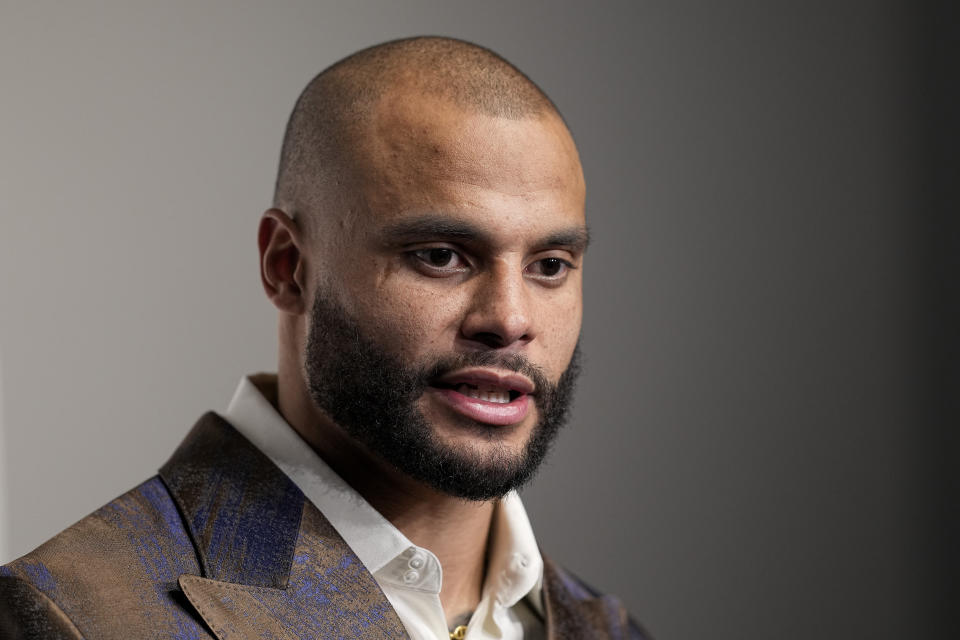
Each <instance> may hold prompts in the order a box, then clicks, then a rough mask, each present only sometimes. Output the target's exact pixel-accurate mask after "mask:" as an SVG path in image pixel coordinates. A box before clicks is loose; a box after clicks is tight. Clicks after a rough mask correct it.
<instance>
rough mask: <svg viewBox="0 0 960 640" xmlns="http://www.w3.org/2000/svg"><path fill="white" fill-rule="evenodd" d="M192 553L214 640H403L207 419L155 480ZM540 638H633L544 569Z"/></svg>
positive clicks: (345, 560)
mask: <svg viewBox="0 0 960 640" xmlns="http://www.w3.org/2000/svg"><path fill="white" fill-rule="evenodd" d="M160 477H161V478H162V480H163V481H164V483H165V484H166V486H167V488H168V489H169V491H170V494H171V495H172V496H173V499H174V501H175V502H176V504H177V508H178V509H179V510H180V512H181V515H182V516H183V519H184V522H185V523H186V527H187V530H188V534H189V535H190V537H191V540H192V541H193V544H194V547H195V549H196V551H197V556H198V558H199V564H200V568H201V571H202V573H203V575H202V576H190V575H183V576H181V577H180V580H179V584H180V587H181V589H183V592H184V593H185V594H186V596H187V598H188V600H189V602H190V603H191V604H192V605H193V606H194V608H195V609H196V610H197V613H198V614H199V615H200V616H201V617H202V618H203V620H204V621H205V622H206V624H207V626H208V627H209V628H210V629H211V630H212V631H213V632H214V633H215V635H216V636H217V637H218V638H220V640H233V639H240V638H249V637H259V638H276V639H279V638H285V639H286V638H327V637H330V638H336V637H349V638H408V636H407V634H406V631H405V629H404V627H403V623H402V622H401V621H400V619H399V617H397V615H396V612H395V611H394V610H393V608H392V607H391V606H390V604H389V603H388V601H387V599H386V597H385V596H384V595H383V592H382V591H381V590H380V588H379V586H378V585H377V583H376V581H375V580H374V579H373V576H372V575H370V573H369V571H367V570H366V568H365V567H364V566H363V564H362V563H361V562H360V561H359V559H358V558H357V557H356V555H355V554H354V553H353V551H352V550H351V549H350V548H349V547H348V546H347V544H346V543H345V542H344V541H343V539H342V538H341V537H340V536H339V534H337V532H336V530H334V529H333V527H332V525H330V523H329V521H327V519H326V518H325V517H324V516H323V514H321V513H320V512H319V511H318V510H317V509H316V507H314V506H313V504H312V503H310V502H309V501H307V500H305V498H304V496H303V493H302V492H301V491H300V489H299V488H297V486H296V485H295V484H294V483H293V482H292V481H291V480H290V479H289V478H287V476H286V475H285V474H284V473H283V472H282V471H280V469H278V468H277V467H276V466H275V465H274V464H273V463H272V462H271V461H270V459H269V458H267V457H266V456H265V455H264V454H262V453H261V452H260V451H259V450H258V449H257V448H256V447H255V446H253V445H252V444H251V443H250V442H249V441H247V440H246V439H245V438H244V437H243V436H242V435H240V434H239V433H238V432H237V431H236V430H235V429H234V428H233V427H232V426H231V425H230V424H229V423H228V422H226V421H225V420H224V419H223V418H221V417H220V416H218V415H217V414H215V413H213V412H209V413H207V414H205V415H204V416H203V417H201V418H200V420H199V421H198V422H197V424H196V425H195V426H194V427H193V429H192V430H191V431H190V433H189V434H188V435H187V437H186V439H185V440H184V441H183V443H181V445H180V446H179V447H178V448H177V450H176V451H175V452H174V454H173V456H171V458H170V460H169V461H168V462H167V463H166V464H164V465H163V467H161V469H160ZM544 565H545V566H544V589H543V596H544V605H545V611H546V625H547V637H548V638H549V639H550V640H560V639H561V638H563V639H567V638H616V637H642V636H640V635H634V634H633V633H632V632H633V631H634V629H632V628H631V625H630V623H629V621H628V619H627V616H626V612H625V610H624V609H623V607H622V605H620V603H619V601H617V600H616V599H615V598H611V597H609V596H607V597H597V594H596V593H595V592H593V591H592V590H589V589H588V588H586V587H585V586H584V585H583V583H581V582H580V581H578V580H577V579H575V578H574V577H573V576H571V575H570V574H568V573H566V572H565V571H563V569H561V568H560V567H558V566H557V565H555V564H554V563H553V562H551V561H550V560H549V558H546V557H544Z"/></svg>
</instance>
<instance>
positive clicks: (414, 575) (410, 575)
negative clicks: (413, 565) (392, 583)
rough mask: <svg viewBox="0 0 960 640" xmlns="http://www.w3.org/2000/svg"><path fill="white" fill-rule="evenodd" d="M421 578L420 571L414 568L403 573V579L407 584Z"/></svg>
mask: <svg viewBox="0 0 960 640" xmlns="http://www.w3.org/2000/svg"><path fill="white" fill-rule="evenodd" d="M419 579H420V572H419V571H414V570H413V569H410V571H407V572H406V573H405V574H403V581H404V582H406V583H407V584H413V583H414V582H416V581H417V580H419Z"/></svg>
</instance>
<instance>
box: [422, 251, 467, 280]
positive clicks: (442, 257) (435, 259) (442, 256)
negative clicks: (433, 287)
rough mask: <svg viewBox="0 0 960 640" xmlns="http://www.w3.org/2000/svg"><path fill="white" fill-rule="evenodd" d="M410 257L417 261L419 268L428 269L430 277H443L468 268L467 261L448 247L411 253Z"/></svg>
mask: <svg viewBox="0 0 960 640" xmlns="http://www.w3.org/2000/svg"><path fill="white" fill-rule="evenodd" d="M410 255H411V256H412V257H413V258H414V259H415V260H416V262H417V266H420V267H421V268H423V269H426V270H428V271H430V272H433V273H431V274H430V275H442V274H447V273H455V272H459V271H463V270H464V269H466V268H467V266H468V265H467V261H466V260H464V258H463V256H461V255H460V254H459V253H457V252H456V251H455V250H454V249H450V248H448V247H431V248H428V249H417V250H416V251H411V252H410Z"/></svg>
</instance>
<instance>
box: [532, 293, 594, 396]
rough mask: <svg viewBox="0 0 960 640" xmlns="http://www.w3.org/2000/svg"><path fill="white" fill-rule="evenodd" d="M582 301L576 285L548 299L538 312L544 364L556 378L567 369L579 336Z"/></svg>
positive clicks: (541, 355)
mask: <svg viewBox="0 0 960 640" xmlns="http://www.w3.org/2000/svg"><path fill="white" fill-rule="evenodd" d="M582 317H583V300H582V297H581V294H580V288H579V286H578V287H575V288H572V289H571V290H569V291H567V292H564V293H563V295H557V296H553V297H550V299H548V300H545V301H544V304H542V305H541V309H540V313H539V319H538V320H539V327H540V329H539V332H538V340H537V342H539V348H538V349H537V351H538V352H539V353H538V355H539V357H540V358H541V360H540V361H541V362H543V363H544V367H545V369H546V370H547V372H548V375H550V377H551V378H553V379H554V380H555V379H557V378H559V376H560V374H561V373H562V372H563V371H564V370H565V369H566V368H567V365H568V364H569V362H570V358H571V357H572V356H573V350H574V348H575V347H576V345H577V340H578V339H579V338H580V328H581V324H582Z"/></svg>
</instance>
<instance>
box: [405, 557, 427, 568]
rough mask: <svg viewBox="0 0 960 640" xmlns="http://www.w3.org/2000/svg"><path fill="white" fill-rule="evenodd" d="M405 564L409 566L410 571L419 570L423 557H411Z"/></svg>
mask: <svg viewBox="0 0 960 640" xmlns="http://www.w3.org/2000/svg"><path fill="white" fill-rule="evenodd" d="M407 564H408V565H410V568H411V569H420V568H422V567H423V557H421V556H413V557H412V558H410V562H408V563H407Z"/></svg>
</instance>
